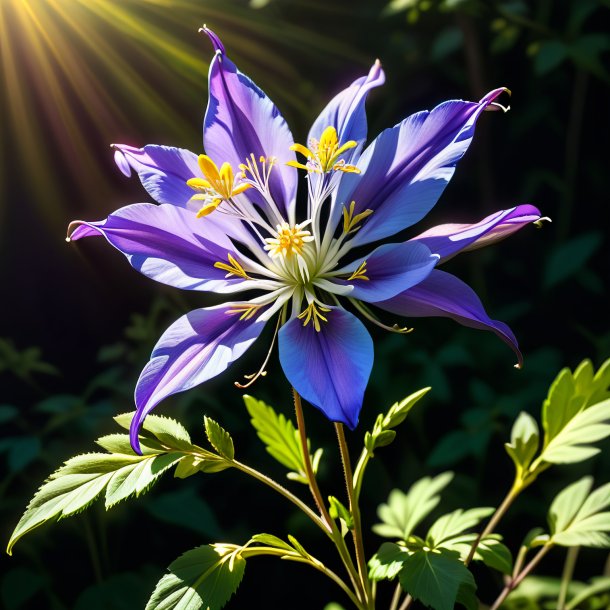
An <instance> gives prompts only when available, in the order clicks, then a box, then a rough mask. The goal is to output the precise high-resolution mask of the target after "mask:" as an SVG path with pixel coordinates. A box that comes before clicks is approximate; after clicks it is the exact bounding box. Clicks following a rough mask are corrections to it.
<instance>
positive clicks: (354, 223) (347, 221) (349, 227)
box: [343, 201, 373, 235]
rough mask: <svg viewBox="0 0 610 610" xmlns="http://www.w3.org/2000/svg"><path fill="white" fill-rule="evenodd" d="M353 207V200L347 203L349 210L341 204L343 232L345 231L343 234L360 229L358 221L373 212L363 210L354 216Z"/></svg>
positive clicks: (354, 204) (354, 205)
mask: <svg viewBox="0 0 610 610" xmlns="http://www.w3.org/2000/svg"><path fill="white" fill-rule="evenodd" d="M355 209H356V202H355V201H352V202H351V203H350V204H349V210H348V209H347V208H346V207H345V206H343V233H345V235H347V234H348V233H355V232H356V231H358V230H359V229H360V225H359V223H360V222H361V221H363V220H364V219H365V218H368V217H369V216H370V215H371V214H372V213H373V210H364V212H360V213H359V214H356V215H355V216H354V211H355Z"/></svg>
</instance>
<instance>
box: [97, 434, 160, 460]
mask: <svg viewBox="0 0 610 610" xmlns="http://www.w3.org/2000/svg"><path fill="white" fill-rule="evenodd" d="M95 442H96V443H97V444H98V445H99V446H100V447H102V449H106V451H108V452H109V453H116V454H121V455H137V454H136V452H135V451H134V450H133V449H132V447H131V443H130V442H129V435H128V434H107V435H106V436H102V437H100V438H98V439H97V440H96V441H95ZM140 448H141V449H142V454H143V455H153V454H155V453H165V449H163V447H162V446H161V444H160V443H159V442H158V441H155V440H153V439H142V442H141V443H140Z"/></svg>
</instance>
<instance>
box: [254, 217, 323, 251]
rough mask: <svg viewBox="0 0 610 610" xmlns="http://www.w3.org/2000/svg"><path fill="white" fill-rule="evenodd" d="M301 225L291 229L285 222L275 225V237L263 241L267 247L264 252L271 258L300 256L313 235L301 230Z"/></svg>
mask: <svg viewBox="0 0 610 610" xmlns="http://www.w3.org/2000/svg"><path fill="white" fill-rule="evenodd" d="M302 226H303V223H301V224H297V225H295V226H294V227H291V226H290V225H289V224H288V223H287V222H284V223H282V224H281V225H277V233H276V236H275V237H268V238H267V239H265V241H266V242H267V245H266V246H265V250H268V251H269V255H270V256H271V257H273V258H275V257H277V256H284V257H286V258H289V257H291V256H292V255H293V254H301V253H302V252H303V248H304V247H305V244H306V243H307V242H310V241H313V235H312V234H311V233H310V232H309V231H306V230H304V229H303V228H302Z"/></svg>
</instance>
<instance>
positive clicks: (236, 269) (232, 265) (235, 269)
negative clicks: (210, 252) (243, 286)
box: [214, 253, 252, 280]
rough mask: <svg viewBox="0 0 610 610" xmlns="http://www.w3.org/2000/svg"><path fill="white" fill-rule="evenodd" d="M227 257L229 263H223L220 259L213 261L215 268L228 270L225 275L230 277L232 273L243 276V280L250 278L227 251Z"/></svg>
mask: <svg viewBox="0 0 610 610" xmlns="http://www.w3.org/2000/svg"><path fill="white" fill-rule="evenodd" d="M227 258H228V260H229V264H228V265H227V263H223V262H222V261H218V262H216V263H214V267H216V268H217V269H222V270H223V271H228V273H227V275H226V276H225V277H230V276H232V275H237V276H238V277H243V278H244V280H250V279H252V278H251V277H250V276H249V275H248V274H247V273H246V271H245V270H244V268H243V267H242V266H241V265H240V264H239V263H238V262H237V261H236V260H235V258H234V257H233V256H231V255H230V254H229V253H227Z"/></svg>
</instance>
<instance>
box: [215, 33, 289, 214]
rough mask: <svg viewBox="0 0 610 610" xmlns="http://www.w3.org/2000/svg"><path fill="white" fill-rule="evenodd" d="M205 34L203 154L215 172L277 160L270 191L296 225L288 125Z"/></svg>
mask: <svg viewBox="0 0 610 610" xmlns="http://www.w3.org/2000/svg"><path fill="white" fill-rule="evenodd" d="M205 31H206V33H207V34H208V36H210V38H211V39H212V42H213V43H214V46H215V49H216V55H215V56H214V59H213V60H212V63H211V64H210V74H209V95H210V97H209V102H208V107H207V110H206V114H205V119H204V128H203V140H204V147H205V151H206V153H207V154H208V155H209V156H210V157H211V158H212V159H213V160H214V161H215V162H216V164H217V165H218V166H220V165H221V164H222V163H224V162H229V163H230V164H231V165H232V166H233V168H234V169H235V168H237V166H238V165H239V164H240V163H243V162H244V161H245V160H246V159H247V158H248V157H250V155H251V154H254V157H255V159H256V160H257V161H258V159H259V157H261V156H262V157H276V158H277V162H276V164H275V166H274V168H273V169H272V171H271V177H270V181H269V189H270V192H271V196H272V198H273V200H274V201H275V203H276V204H277V206H278V208H279V210H280V212H281V213H282V214H283V215H284V216H285V218H286V219H290V220H292V221H294V200H295V196H296V189H297V170H296V169H295V168H294V167H290V166H287V165H286V162H287V161H295V160H296V156H295V154H294V152H292V151H291V150H290V146H292V144H294V140H293V138H292V134H291V133H290V130H289V128H288V125H287V124H286V121H285V120H284V118H283V117H282V115H281V114H280V112H279V110H278V109H277V107H276V106H275V104H274V103H273V102H272V101H271V100H270V99H269V98H268V97H267V95H266V94H265V93H264V92H263V91H262V90H261V89H260V88H259V87H258V86H257V85H256V84H254V83H253V82H252V81H251V80H250V79H249V78H248V77H247V76H246V75H245V74H242V73H241V72H240V71H239V70H238V69H237V67H236V66H235V64H234V63H233V62H232V61H231V60H230V59H229V58H228V57H227V56H226V55H225V54H224V50H223V48H222V47H221V46H219V44H221V43H220V40H219V39H218V37H217V36H216V35H215V34H213V32H210V30H205ZM248 197H249V198H250V199H252V200H253V201H254V202H255V203H258V204H259V205H262V206H265V205H266V203H265V202H264V200H263V198H262V197H261V196H260V195H259V193H257V192H256V191H255V190H254V189H250V190H249V191H248Z"/></svg>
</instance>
